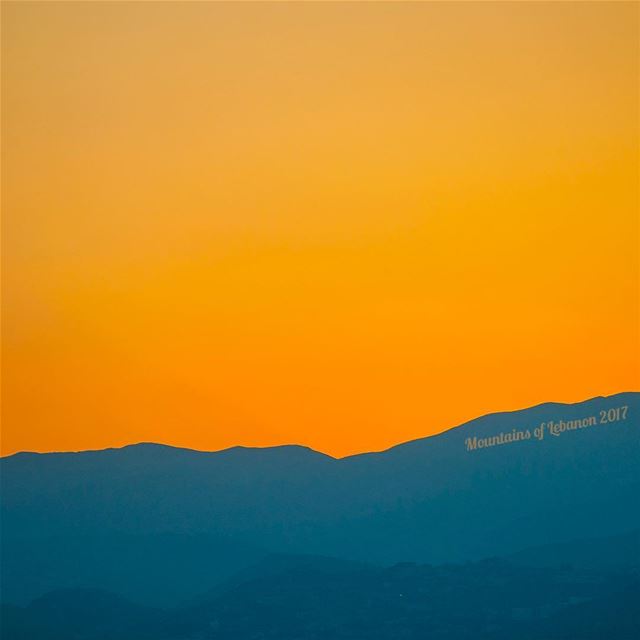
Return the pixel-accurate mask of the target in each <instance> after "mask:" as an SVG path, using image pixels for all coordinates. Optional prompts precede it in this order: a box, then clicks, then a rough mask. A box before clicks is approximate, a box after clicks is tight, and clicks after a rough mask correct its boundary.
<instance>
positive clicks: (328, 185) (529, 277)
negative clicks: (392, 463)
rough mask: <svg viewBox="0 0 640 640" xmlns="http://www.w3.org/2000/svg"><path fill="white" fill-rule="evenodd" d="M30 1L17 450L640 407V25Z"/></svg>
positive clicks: (629, 9) (552, 16)
mask: <svg viewBox="0 0 640 640" xmlns="http://www.w3.org/2000/svg"><path fill="white" fill-rule="evenodd" d="M2 4H3V7H2V67H3V68H2V71H3V79H2V83H3V84H2V118H3V122H2V146H3V149H2V151H3V165H2V205H3V212H2V226H3V228H2V254H3V264H2V278H3V282H2V284H3V287H2V288H3V291H2V325H3V326H2V330H3V336H2V338H3V345H2V346H3V354H2V356H3V371H2V374H3V375H2V401H3V403H2V453H3V454H9V453H13V452H15V451H19V450H35V451H52V450H79V449H95V448H104V447H109V446H121V445H124V444H129V443H134V442H140V441H154V442H162V443H167V444H173V445H179V446H186V447H192V448H198V449H206V450H214V449H220V448H224V447H228V446H232V445H238V444H241V445H255V446H266V445H275V444H285V443H298V444H304V445H308V446H311V447H313V448H315V449H318V450H321V451H325V452H327V453H330V454H332V455H340V456H341V455H346V454H350V453H355V452H360V451H368V450H377V449H382V448H386V447H388V446H391V445H393V444H396V443H399V442H402V441H406V440H409V439H413V438H418V437H422V436H426V435H429V434H433V433H437V432H439V431H442V430H444V429H447V428H449V427H452V426H455V425H457V424H459V423H461V422H463V421H466V420H468V419H471V418H474V417H477V416H479V415H482V414H485V413H488V412H492V411H501V410H513V409H519V408H524V407H527V406H531V405H534V404H537V403H541V402H546V401H560V402H576V401H580V400H583V399H586V398H589V397H593V396H596V395H608V394H612V393H616V392H620V391H630V390H639V389H640V369H639V362H640V342H639V326H640V318H639V295H640V294H639V270H638V253H639V250H638V244H639V241H640V236H639V229H638V210H639V202H638V198H639V184H638V180H639V176H638V149H639V145H638V142H639V111H638V109H639V101H638V70H639V69H638V60H639V27H638V24H639V21H638V17H639V16H638V7H639V5H638V4H637V3H631V2H630V3H604V2H603V3H587V2H579V3H549V2H542V3H256V4H253V3H179V2H168V3H117V2H110V3H73V2H71V3H57V2H54V3H41V4H40V3H17V2H15V3H11V2H9V3H7V2H3V3H2ZM525 426H528V425H525Z"/></svg>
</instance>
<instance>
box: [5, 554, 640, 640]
mask: <svg viewBox="0 0 640 640" xmlns="http://www.w3.org/2000/svg"><path fill="white" fill-rule="evenodd" d="M598 544H600V543H598ZM638 597H640V584H639V583H638V574H637V572H634V571H633V570H626V571H623V572H615V573H606V572H597V571H584V570H576V569H572V568H570V567H561V568H559V567H555V568H545V569H535V568H526V567H517V566H515V565H512V564H510V563H508V562H505V561H502V560H497V559H493V560H486V561H481V562H478V563H468V564H465V565H446V566H435V567H434V566H426V565H416V564H400V565H396V566H393V567H389V568H379V567H373V566H367V565H355V564H354V563H349V562H341V561H339V560H336V559H331V558H320V557H315V556H311V557H310V556H304V557H300V556H277V557H274V558H271V557H270V558H268V559H265V560H264V561H263V562H261V563H259V564H258V565H256V566H255V567H253V568H251V569H250V570H246V571H243V572H242V573H241V574H239V575H238V576H236V577H235V578H234V579H232V580H230V581H228V582H227V583H226V584H225V585H223V586H221V587H219V588H218V589H216V590H215V592H213V593H210V594H206V595H204V596H203V597H201V598H199V599H198V601H197V602H196V603H194V604H191V605H188V606H185V607H181V608H178V609H173V610H157V609H150V608H146V607H141V606H138V605H134V604H132V603H130V602H127V601H126V600H123V599H122V598H121V597H118V596H115V595H113V594H110V593H107V592H103V591H98V590H81V589H70V590H62V591H56V592H53V593H50V594H47V595H45V596H43V597H41V598H38V599H36V600H35V601H34V602H32V603H31V604H30V605H28V606H27V607H5V608H4V610H3V616H2V622H1V625H2V626H1V631H2V637H3V639H5V640H32V639H33V638H38V639H39V640H69V639H70V638H82V639H83V640H202V639H204V638H211V639H212V640H214V639H215V640H256V639H258V638H261V639H273V640H301V639H304V640H326V639H327V638H332V639H333V638H335V639H340V638H342V639H345V640H363V639H364V638H366V639H367V640H376V639H379V640H391V639H393V640H396V639H397V638H405V639H407V640H414V639H415V640H423V639H424V638H430V639H431V640H476V639H477V638H482V639H484V640H513V639H514V638H518V640H567V639H569V638H570V639H571V640H602V639H603V638H607V639H608V640H632V638H637V637H638V634H640V615H639V612H638V610H637V607H636V606H635V604H636V603H637V600H638Z"/></svg>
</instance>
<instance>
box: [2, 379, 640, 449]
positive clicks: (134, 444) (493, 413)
mask: <svg viewBox="0 0 640 640" xmlns="http://www.w3.org/2000/svg"><path fill="white" fill-rule="evenodd" d="M630 393H631V394H640V390H638V391H619V392H617V393H612V394H609V395H597V396H592V397H589V398H586V399H584V400H578V401H577V402H557V401H547V402H539V403H537V404H533V405H530V406H528V407H523V408H520V409H511V410H502V411H490V412H489V413H485V414H482V415H480V416H476V417H475V418H471V419H469V420H467V421H465V422H461V423H459V424H457V425H454V426H452V427H447V428H445V429H443V430H442V431H438V432H437V433H432V434H430V435H427V436H422V437H419V438H413V439H411V440H404V441H402V442H398V443H396V444H393V445H391V446H390V447H386V448H384V449H378V450H375V451H360V452H358V453H352V454H348V455H346V456H333V455H331V454H330V453H326V452H324V451H320V450H318V449H314V448H313V447H310V446H309V445H305V444H299V443H282V444H275V445H264V446H259V445H243V444H236V445H231V446H229V447H223V448H222V449H196V448H192V447H183V446H180V445H174V444H168V443H165V442H153V441H150V440H147V441H139V442H129V443H127V444H123V445H120V446H111V447H103V448H100V449H75V450H74V449H69V450H57V451H28V450H21V451H14V452H13V453H7V454H0V460H5V459H8V458H12V457H13V456H18V455H22V454H31V455H56V454H60V455H62V454H80V453H100V452H102V451H120V450H122V449H127V448H130V447H140V446H145V445H147V446H149V445H151V446H157V447H166V448H168V449H176V450H182V451H193V452H195V453H224V452H225V451H231V450H233V449H249V450H262V449H279V448H284V447H297V448H300V449H308V450H309V451H312V452H313V453H317V454H318V455H323V456H326V457H327V458H331V459H333V460H345V459H347V458H354V457H356V456H365V455H372V454H377V453H384V452H385V451H390V450H391V449H395V448H396V447H401V446H403V445H406V444H409V443H411V442H418V441H420V440H428V439H430V438H437V437H438V436H441V435H444V434H445V433H449V432H450V431H454V430H456V429H459V428H460V427H464V426H466V425H468V424H470V423H472V422H475V421H476V420H480V419H482V418H488V417H490V416H496V415H505V414H510V413H521V412H523V411H530V410H531V409H536V408H538V407H542V406H545V405H552V404H555V405H561V406H567V407H568V406H576V405H580V404H585V403H587V402H592V401H594V400H604V399H607V398H614V397H616V396H621V395H626V394H630Z"/></svg>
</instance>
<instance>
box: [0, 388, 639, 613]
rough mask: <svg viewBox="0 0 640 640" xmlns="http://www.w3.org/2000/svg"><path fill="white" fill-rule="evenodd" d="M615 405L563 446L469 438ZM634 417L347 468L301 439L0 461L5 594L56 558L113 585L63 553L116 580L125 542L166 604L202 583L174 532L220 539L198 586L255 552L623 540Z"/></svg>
mask: <svg viewBox="0 0 640 640" xmlns="http://www.w3.org/2000/svg"><path fill="white" fill-rule="evenodd" d="M624 406H626V407H628V408H627V410H626V418H625V419H624V420H622V419H621V420H618V421H616V422H610V423H607V424H594V425H592V426H588V427H586V428H582V429H576V430H569V431H565V432H564V433H561V434H560V435H558V436H557V437H556V436H553V435H551V434H550V433H548V432H547V433H546V434H545V436H544V438H543V439H542V440H541V441H538V440H536V439H535V437H531V438H530V439H529V440H521V441H517V442H513V443H509V444H502V445H496V446H491V447H486V448H478V449H476V450H473V451H468V450H467V447H466V446H465V441H466V440H467V438H473V437H476V438H492V437H495V436H497V435H498V434H500V433H512V432H513V430H514V429H516V430H517V431H522V432H526V431H527V430H529V432H531V433H533V430H534V429H535V428H537V427H539V426H540V425H541V424H542V423H547V422H549V421H553V422H554V423H559V421H561V420H562V421H564V422H568V421H575V420H578V419H579V420H584V419H589V418H590V417H591V416H595V417H596V418H599V417H600V412H602V411H604V412H605V415H606V412H607V411H609V410H611V411H613V412H614V413H615V410H617V409H619V408H620V407H624ZM639 415H640V394H638V393H626V394H619V395H617V396H612V397H609V398H595V399H593V400H590V401H587V402H583V403H580V404H576V405H563V404H544V405H540V406H538V407H533V408H531V409H526V410H523V411H518V412H513V413H503V414H495V415H489V416H485V417H483V418H479V419H478V420H474V421H472V422H470V423H468V424H465V425H462V426H460V427H457V428H455V429H452V430H450V431H448V432H445V433H444V434H441V435H439V436H435V437H430V438H424V439H422V440H416V441H413V442H409V443H406V444H403V445H400V446H398V447H394V448H392V449H390V450H388V451H384V452H381V453H374V454H365V455H359V456H352V457H349V458H345V459H341V460H335V459H333V458H331V457H329V456H325V455H323V454H320V453H317V452H314V451H312V450H310V449H307V448H304V447H297V446H288V447H275V448H267V449H247V448H240V447H237V448H234V449H229V450H226V451H222V452H215V453H203V452H197V451H190V450H185V449H174V448H171V447H164V446H159V445H148V444H145V445H136V446H131V447H125V448H123V449H111V450H106V451H97V452H83V453H62V454H44V455H39V454H26V453H25V454H17V455H15V456H11V457H8V458H4V459H2V461H1V462H0V472H1V474H2V482H3V492H2V527H3V541H2V554H3V562H5V563H8V566H9V567H12V569H11V571H9V573H8V577H9V579H7V580H5V586H4V589H5V598H6V599H7V600H9V601H18V602H26V601H27V600H28V599H29V598H31V597H34V596H36V595H39V594H41V593H44V592H45V591H46V590H50V589H51V587H52V586H54V585H53V584H52V580H55V579H56V575H58V574H57V573H56V572H57V571H59V569H56V567H58V566H60V565H63V566H67V569H66V570H65V571H66V573H65V575H59V577H60V580H61V583H60V585H58V586H103V587H105V586H108V587H109V588H111V587H113V585H114V584H116V583H115V582H111V583H109V582H108V580H107V581H103V582H101V583H99V584H87V583H86V582H85V581H82V582H80V581H78V580H77V579H76V578H77V577H78V576H76V575H75V574H74V568H73V566H74V560H73V558H74V556H77V555H80V556H82V557H83V558H84V561H83V571H85V570H86V571H87V572H90V570H91V566H92V564H95V565H96V567H97V569H98V570H97V571H95V572H94V573H95V575H100V571H101V570H100V567H104V565H105V561H104V558H105V557H108V558H109V559H110V560H109V566H111V570H112V572H116V573H117V572H118V571H119V572H120V576H121V577H124V578H126V574H127V571H128V570H129V568H130V567H136V566H139V565H136V560H135V558H136V557H137V554H133V556H131V555H129V556H127V555H126V554H124V555H122V556H121V555H119V551H118V549H119V547H118V545H121V544H122V543H121V542H119V540H120V541H121V540H122V538H123V537H124V538H127V537H133V538H134V539H138V537H139V536H142V538H141V539H144V538H155V539H157V540H161V542H157V543H151V544H150V545H149V548H150V550H151V551H150V553H149V554H148V557H147V559H146V560H145V562H146V563H147V565H148V566H154V567H156V571H152V572H150V574H149V575H150V576H151V575H152V576H153V577H149V579H148V580H146V581H145V579H144V575H145V572H144V571H142V572H141V571H137V573H136V575H137V576H138V578H137V582H136V581H134V583H135V585H136V586H135V590H136V591H138V592H139V593H138V594H137V597H134V596H135V595H136V594H132V593H130V592H128V593H127V595H129V596H130V597H134V599H136V600H138V601H142V602H163V601H166V599H167V598H169V599H174V598H179V597H183V598H185V599H188V598H191V597H193V596H195V595H196V594H197V592H199V591H202V590H203V589H200V588H199V589H198V590H196V589H194V588H189V576H190V575H197V574H198V572H199V571H201V568H202V566H203V565H202V562H201V560H200V559H199V557H198V555H199V554H195V555H192V556H189V554H188V553H184V552H180V551H179V549H180V544H183V543H179V542H176V541H177V540H180V539H181V536H187V537H190V536H200V537H201V538H200V539H211V540H213V541H214V542H213V544H214V545H215V544H217V543H216V542H215V540H217V539H220V547H221V548H222V552H221V553H217V554H216V552H215V551H214V550H212V549H210V550H209V552H207V553H203V554H201V555H202V557H208V558H209V560H208V561H205V565H204V566H205V567H207V572H206V573H205V575H204V577H203V578H202V579H201V580H200V579H199V580H198V581H197V584H198V585H199V587H202V586H204V583H205V582H206V581H207V579H209V578H210V586H214V585H215V584H216V583H219V582H220V580H222V579H225V577H226V576H228V575H230V573H231V572H232V571H233V570H234V569H236V568H237V569H241V568H242V567H243V566H247V564H250V563H251V562H253V561H254V560H255V555H254V554H256V553H257V554H260V553H262V550H264V551H269V552H286V553H305V554H317V555H328V556H336V557H340V558H349V559H353V560H362V561H365V562H374V563H388V564H391V563H394V562H398V561H405V560H406V561H418V562H441V561H458V560H465V559H468V558H481V557H484V556H488V555H505V554H509V553H512V552H515V551H518V550H520V549H523V548H526V547H533V546H539V545H546V544H555V543H561V542H563V541H569V540H575V539H580V538H584V537H596V536H607V535H614V534H619V533H623V532H627V531H630V530H633V529H636V528H638V527H640V513H639V510H638V509H637V508H636V507H635V503H636V500H637V495H638V492H639V491H640V428H639V426H640V424H639V419H638V416H639ZM158 536H160V538H158ZM162 536H165V537H164V538H162ZM172 536H176V537H175V538H172ZM110 539H113V541H114V542H113V544H111V543H109V540H110ZM55 540H58V541H60V540H62V541H67V542H68V544H67V547H66V548H64V547H62V548H61V547H60V546H59V545H58V546H56V545H55V543H54V541H55ZM105 540H106V541H107V543H106V544H107V548H105V546H104V544H103V543H104V541H105ZM97 541H100V542H99V543H98V542H97ZM109 546H110V548H109ZM134 546H135V544H134ZM154 550H155V551H154ZM180 553H183V556H180ZM176 554H177V556H180V557H184V558H185V560H184V565H183V566H182V569H183V572H182V574H181V575H182V576H183V578H184V580H183V579H180V580H177V582H176V583H174V584H173V585H172V587H171V590H170V592H169V591H167V590H165V589H163V587H162V585H163V581H162V579H161V578H162V575H167V576H169V575H171V574H172V572H175V567H172V566H171V564H170V563H167V560H166V559H167V558H170V557H173V556H175V555H176ZM47 556H51V557H53V556H58V557H57V558H56V562H55V563H54V565H53V566H51V563H49V565H47V563H44V564H45V566H43V567H42V569H41V570H40V575H39V574H38V568H37V563H35V565H36V566H35V567H34V563H33V562H31V568H32V569H33V570H30V572H24V571H22V569H21V567H24V566H28V565H29V563H30V560H29V558H30V557H41V558H43V557H47ZM67 556H68V557H67ZM69 558H71V560H69ZM207 563H208V564H207ZM223 565H224V568H223V570H220V571H218V570H217V568H216V567H223ZM163 567H164V573H163ZM131 570H133V569H131ZM60 571H61V570H60ZM82 575H84V574H82ZM20 576H22V578H21V577H20ZM140 576H142V577H140ZM201 577H202V574H201ZM63 578H64V579H63ZM74 580H75V582H74ZM145 582H146V584H145ZM116 590H118V592H119V593H123V591H122V590H121V589H120V588H117V589H116Z"/></svg>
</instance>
